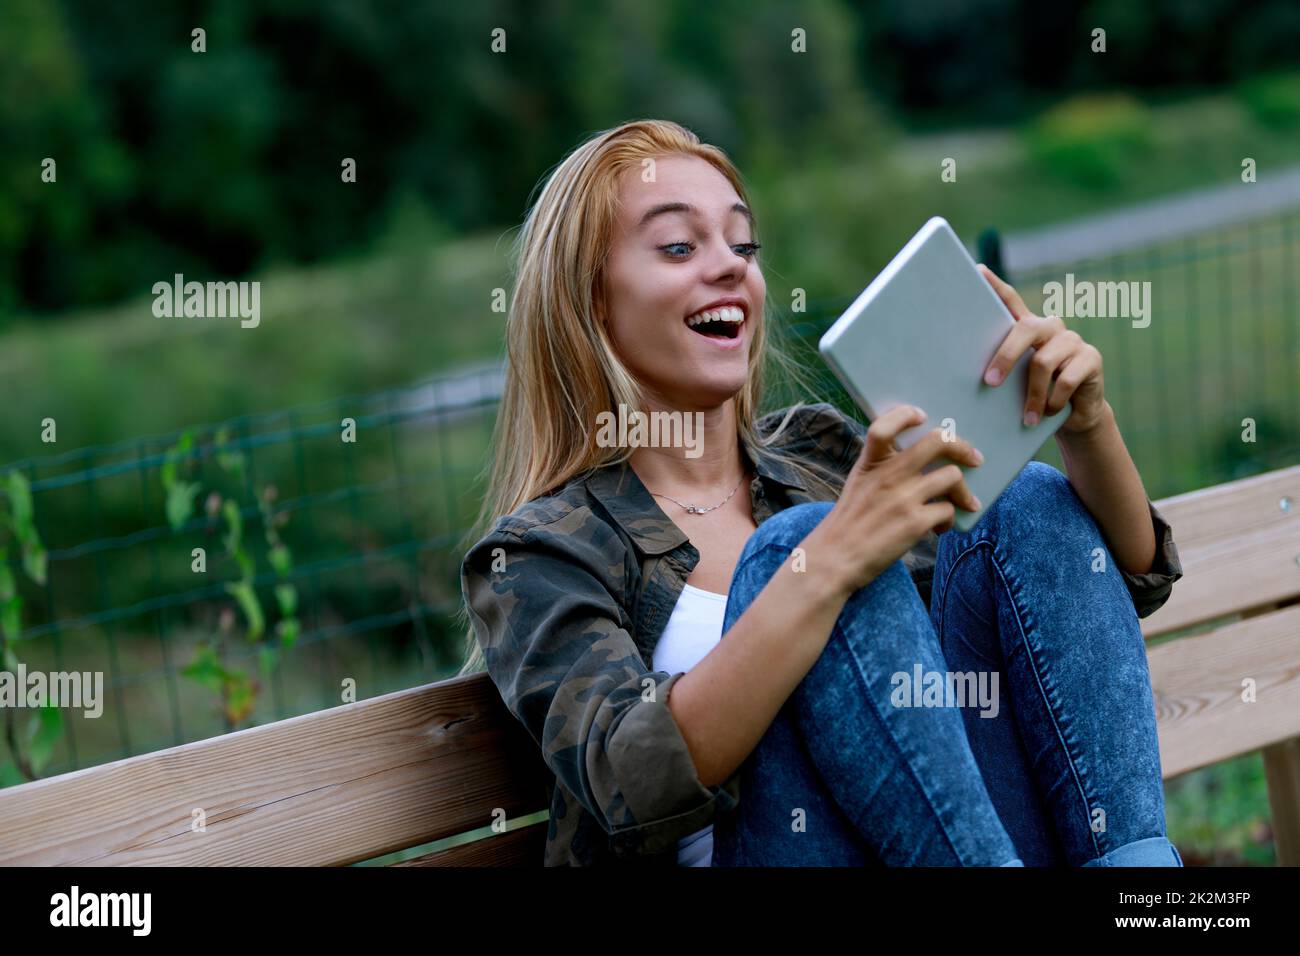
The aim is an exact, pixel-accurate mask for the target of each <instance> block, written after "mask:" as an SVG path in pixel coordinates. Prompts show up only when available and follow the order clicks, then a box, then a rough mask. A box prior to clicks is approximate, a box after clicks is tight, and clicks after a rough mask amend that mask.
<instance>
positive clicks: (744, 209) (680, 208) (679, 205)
mask: <svg viewBox="0 0 1300 956" xmlns="http://www.w3.org/2000/svg"><path fill="white" fill-rule="evenodd" d="M669 212H685V213H692V214H698V213H699V210H698V209H696V208H695V207H694V206H692V205H691V204H690V203H687V202H662V203H659V205H657V206H651V207H650V208H649V209H647V210H646V212H645V215H643V216H642V217H641V221H640V222H638V223H637V225H636V227H637V228H638V229H643V228H645V226H646V224H647V223H649V222H650V220H651V219H653V218H654V217H655V216H662V215H663V214H664V213H669ZM728 212H738V213H741V214H742V215H744V217H745V218H746V219H748V220H749V225H750V228H751V229H752V228H753V227H754V214H753V213H752V212H750V211H749V207H748V206H746V205H745V204H744V203H743V202H738V203H733V204H732V207H731V209H729V210H728Z"/></svg>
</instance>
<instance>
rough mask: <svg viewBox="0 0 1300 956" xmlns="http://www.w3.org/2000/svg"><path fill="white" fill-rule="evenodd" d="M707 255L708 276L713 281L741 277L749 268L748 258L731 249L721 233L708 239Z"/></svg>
mask: <svg viewBox="0 0 1300 956" xmlns="http://www.w3.org/2000/svg"><path fill="white" fill-rule="evenodd" d="M707 257H708V258H707V259H706V260H705V261H706V263H707V268H708V271H709V276H710V279H711V280H712V281H714V282H720V281H725V280H739V279H743V278H744V277H745V271H746V270H747V269H748V268H749V260H748V259H746V258H745V257H744V256H742V255H741V254H740V253H739V252H736V250H734V249H732V248H731V245H730V244H728V242H727V238H726V236H723V235H717V236H714V237H712V238H710V239H709V242H708V249H707Z"/></svg>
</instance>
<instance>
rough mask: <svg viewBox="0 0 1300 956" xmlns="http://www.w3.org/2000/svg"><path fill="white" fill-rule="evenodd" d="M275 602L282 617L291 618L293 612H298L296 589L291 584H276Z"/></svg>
mask: <svg viewBox="0 0 1300 956" xmlns="http://www.w3.org/2000/svg"><path fill="white" fill-rule="evenodd" d="M275 600H276V603H277V604H279V606H280V615H281V616H282V617H293V615H294V612H295V611H297V610H298V589H297V588H296V587H294V586H293V585H292V584H277V585H276V586H275Z"/></svg>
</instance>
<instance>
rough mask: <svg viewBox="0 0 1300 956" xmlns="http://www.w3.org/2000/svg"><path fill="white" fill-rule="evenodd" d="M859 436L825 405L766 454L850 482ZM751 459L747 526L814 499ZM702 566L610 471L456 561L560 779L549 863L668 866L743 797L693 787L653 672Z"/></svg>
mask: <svg viewBox="0 0 1300 956" xmlns="http://www.w3.org/2000/svg"><path fill="white" fill-rule="evenodd" d="M782 414H783V413H782V412H775V413H773V414H771V415H768V416H765V417H764V418H763V419H762V420H761V421H760V422H758V423H757V429H758V432H759V434H760V435H768V434H770V432H771V431H772V430H773V429H774V428H775V426H776V424H778V423H779V422H780V421H781V416H782ZM865 431H866V428H865V426H864V425H862V424H861V423H859V422H857V421H855V420H853V419H851V418H849V417H847V416H845V415H843V414H842V413H841V412H839V411H838V410H837V409H836V408H834V406H832V405H829V404H817V405H809V406H804V407H802V408H801V409H800V410H799V411H797V412H796V413H795V415H794V417H793V418H792V420H791V421H790V423H789V424H788V425H787V426H786V428H785V430H784V431H783V432H782V433H781V435H780V436H779V437H778V438H777V439H776V440H775V441H774V443H773V447H779V448H781V449H782V450H783V451H784V452H786V453H787V455H788V456H789V457H794V458H798V459H799V460H801V461H808V462H810V463H812V464H815V465H819V466H821V467H823V468H829V469H834V470H837V471H838V472H839V473H841V474H845V473H847V471H848V469H849V468H850V467H852V465H853V463H854V462H855V461H856V460H857V458H858V454H859V452H860V451H861V448H862V441H863V436H864V434H865ZM745 451H746V454H747V455H748V457H749V460H750V462H751V464H752V465H753V468H754V470H755V472H756V474H757V477H756V478H755V479H754V480H753V482H752V483H751V484H750V487H749V494H750V503H751V507H752V509H753V515H754V521H755V523H756V524H759V523H762V522H763V521H765V520H766V519H767V518H769V517H771V516H772V515H773V514H775V513H776V512H778V511H781V510H782V509H784V508H788V507H790V506H792V505H795V504H799V503H801V502H805V501H811V500H815V499H814V498H813V496H812V495H810V493H809V492H808V491H807V490H806V489H805V487H804V486H803V484H801V483H800V481H799V478H798V476H797V475H796V474H794V473H793V472H792V471H791V469H790V468H789V466H788V465H786V464H785V463H783V462H780V461H779V460H775V461H774V460H772V459H770V458H769V457H767V456H764V455H763V454H762V452H761V451H760V450H758V449H755V448H752V447H746V448H745ZM1148 505H1150V500H1149V499H1148ZM1150 510H1151V516H1152V521H1153V523H1154V526H1155V530H1156V537H1157V549H1156V558H1155V563H1154V565H1153V566H1152V568H1151V570H1150V571H1149V572H1146V573H1144V574H1129V573H1127V572H1124V577H1125V580H1126V583H1127V584H1128V588H1129V592H1130V594H1131V595H1132V597H1133V602H1134V606H1135V608H1136V609H1137V613H1138V615H1139V616H1140V617H1146V616H1147V615H1149V614H1151V613H1152V612H1154V611H1155V610H1156V609H1157V608H1159V607H1160V606H1161V605H1162V604H1164V603H1165V601H1166V600H1167V599H1168V597H1169V593H1170V591H1171V589H1172V587H1173V583H1174V581H1176V580H1177V579H1178V578H1180V577H1181V576H1182V567H1181V565H1180V563H1179V558H1178V552H1177V549H1176V547H1175V545H1174V541H1173V535H1172V532H1171V530H1170V528H1169V525H1168V523H1167V522H1166V521H1165V520H1164V518H1163V517H1162V516H1161V515H1160V513H1159V512H1158V511H1157V510H1156V509H1155V507H1154V506H1153V505H1151V506H1150ZM938 540H939V539H938V536H937V535H936V534H934V532H927V534H926V536H925V538H923V539H921V540H920V541H918V542H917V544H916V545H915V546H914V547H913V548H912V549H911V550H910V551H909V552H908V553H907V554H906V555H904V557H903V562H904V564H905V566H906V567H907V568H908V570H909V572H910V573H911V575H912V579H913V581H914V582H915V584H916V587H917V590H918V592H919V593H920V594H921V597H922V599H923V600H924V602H925V604H926V606H927V607H928V606H929V603H930V582H931V578H932V576H933V567H934V560H935V555H936V553H937V551H936V549H937V545H938ZM502 557H504V562H502V560H501V559H502ZM494 558H495V559H496V560H495V561H494ZM698 560H699V552H698V551H697V550H696V549H695V547H694V546H693V545H692V544H691V543H690V541H689V540H688V539H687V537H686V535H685V534H684V533H683V532H682V531H681V530H680V529H679V528H678V527H677V525H676V524H674V523H673V521H672V520H671V519H670V518H669V517H668V516H667V515H666V514H664V512H663V511H661V510H660V508H659V506H658V505H657V504H656V503H655V500H654V499H653V498H652V497H651V496H650V494H649V492H648V491H646V489H645V486H644V485H643V484H642V483H641V481H640V480H639V479H638V478H637V476H636V473H635V472H634V471H633V470H632V469H631V468H630V467H629V466H627V465H626V464H620V465H614V466H609V467H606V468H602V469H597V470H595V471H593V472H591V473H588V474H586V475H582V476H579V477H577V478H574V479H573V480H572V481H570V482H569V483H568V484H567V485H565V486H564V487H563V488H562V489H560V490H559V491H557V492H555V493H553V494H550V495H545V496H542V497H539V498H536V499H534V500H532V501H530V502H528V503H526V504H524V505H523V506H521V507H520V508H518V509H517V510H516V511H515V512H514V513H512V514H509V515H506V516H504V517H502V518H500V519H498V520H497V522H496V523H495V524H494V526H493V528H492V530H491V531H490V532H489V533H488V534H487V535H486V536H485V537H484V538H482V539H481V540H480V541H479V542H478V543H477V544H475V545H474V547H473V548H471V549H470V551H469V553H468V554H467V555H466V557H465V559H464V562H463V563H462V566H461V587H462V590H463V593H464V598H465V601H466V603H467V605H468V607H469V611H470V619H471V621H472V622H473V627H474V631H475V634H476V637H477V639H478V642H479V644H480V646H481V647H482V648H483V652H484V657H485V659H486V663H487V670H488V674H489V676H490V677H491V679H492V681H493V682H494V683H495V685H496V687H497V689H498V690H499V691H500V693H501V697H502V699H503V700H504V702H505V704H506V706H507V707H508V708H509V710H510V712H511V713H512V714H514V715H515V717H516V718H517V719H518V720H519V721H520V722H521V723H522V724H523V726H524V727H525V728H526V729H527V731H528V733H529V735H530V736H531V737H532V739H533V740H534V741H535V742H536V743H537V745H538V747H539V748H540V749H541V753H542V756H543V758H544V760H545V762H546V765H547V766H548V767H549V768H550V770H551V773H552V774H554V780H553V782H551V783H550V798H551V805H550V824H549V828H548V833H547V841H546V856H545V865H547V866H564V865H572V866H591V865H632V864H639V865H663V866H673V865H675V864H676V850H677V841H678V840H679V839H681V838H682V837H685V836H687V835H689V834H691V833H694V832H695V831H696V830H699V829H700V828H702V827H704V826H706V825H708V824H709V823H711V822H712V821H713V819H714V814H715V813H719V812H726V811H729V810H731V809H732V808H734V807H735V806H736V805H737V803H738V801H739V799H740V786H739V776H740V770H739V769H738V770H737V771H736V772H735V773H734V774H733V775H732V777H731V778H730V779H729V780H727V781H726V783H724V784H721V785H716V786H712V787H705V786H704V785H703V784H702V783H701V781H700V779H699V777H698V775H697V774H696V771H695V766H694V763H693V761H692V758H691V755H690V752H689V750H688V749H687V746H686V742H685V740H684V738H683V737H682V734H681V732H680V730H679V729H678V726H677V724H676V722H675V721H674V718H673V716H672V713H671V711H670V710H669V709H668V706H667V701H668V695H669V694H670V693H671V692H672V688H673V685H674V684H675V683H676V682H677V681H678V679H680V678H681V677H682V676H683V674H682V673H676V674H669V673H665V672H662V671H654V670H652V669H651V667H650V662H651V661H652V659H653V658H652V655H653V653H654V648H655V644H656V643H657V642H658V640H659V638H660V635H661V634H662V633H663V631H664V627H665V626H666V625H667V623H668V618H669V616H670V615H671V613H672V611H673V607H674V606H675V605H676V603H677V598H678V596H679V595H680V593H681V591H682V585H683V584H684V583H685V582H686V579H687V577H688V576H689V575H690V573H691V571H692V569H693V568H694V567H695V564H696V562H697V561H698ZM494 564H495V565H496V567H497V568H498V570H496V571H494V570H493V566H494ZM502 567H504V570H501V568H502ZM652 685H653V691H651V687H652Z"/></svg>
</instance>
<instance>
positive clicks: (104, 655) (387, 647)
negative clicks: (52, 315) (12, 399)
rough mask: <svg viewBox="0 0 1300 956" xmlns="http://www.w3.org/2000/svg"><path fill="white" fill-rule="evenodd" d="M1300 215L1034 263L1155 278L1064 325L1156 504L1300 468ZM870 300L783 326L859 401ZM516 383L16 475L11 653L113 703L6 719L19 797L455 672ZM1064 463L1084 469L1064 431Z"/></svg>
mask: <svg viewBox="0 0 1300 956" xmlns="http://www.w3.org/2000/svg"><path fill="white" fill-rule="evenodd" d="M1297 218H1300V215H1298V214H1296V213H1289V214H1281V215H1276V216H1272V217H1270V218H1267V219H1261V220H1257V221H1254V222H1251V223H1245V224H1240V225H1235V226H1232V227H1227V228H1221V229H1216V230H1213V231H1210V232H1206V233H1202V234H1198V235H1193V236H1188V237H1183V238H1179V239H1174V240H1166V241H1162V242H1161V243H1159V244H1156V245H1152V246H1149V247H1146V248H1142V249H1135V250H1126V251H1125V252H1123V253H1120V254H1116V255H1114V256H1106V257H1100V258H1093V259H1088V260H1081V261H1078V262H1073V263H1066V264H1058V265H1055V266H1051V267H1037V268H1035V269H1034V270H1032V271H1026V272H1024V273H1023V274H1017V273H1016V272H1015V271H1014V266H1015V264H1014V262H1013V263H1011V264H1010V265H1011V270H1012V271H1011V274H1010V276H1009V279H1010V280H1011V281H1012V282H1013V283H1014V284H1015V285H1016V286H1017V288H1018V289H1019V291H1020V292H1021V294H1022V295H1023V296H1024V298H1025V300H1026V302H1027V304H1028V305H1029V306H1030V308H1032V309H1034V310H1036V311H1042V310H1043V306H1044V302H1045V300H1046V299H1047V297H1048V295H1049V292H1050V289H1051V286H1050V283H1053V282H1059V283H1062V284H1064V283H1065V282H1066V281H1067V278H1066V277H1067V276H1068V277H1070V278H1069V280H1068V281H1069V282H1070V283H1071V286H1072V287H1073V288H1076V289H1078V288H1083V286H1081V285H1080V283H1101V282H1125V283H1128V282H1136V283H1139V284H1141V283H1150V285H1149V287H1147V288H1149V295H1150V297H1149V299H1148V300H1147V301H1148V305H1149V306H1150V309H1149V322H1147V323H1146V324H1142V323H1143V322H1144V321H1145V320H1135V319H1134V318H1133V317H1132V316H1095V315H1093V316H1067V319H1066V322H1067V325H1069V326H1071V327H1072V328H1075V329H1076V330H1077V331H1079V332H1080V334H1082V335H1083V337H1084V339H1085V340H1087V341H1089V342H1091V343H1092V344H1094V345H1096V346H1097V347H1098V348H1099V349H1100V350H1101V352H1102V354H1103V356H1104V358H1105V363H1106V364H1105V382H1106V392H1107V396H1108V399H1109V400H1110V402H1111V404H1112V405H1113V406H1114V408H1115V410H1116V414H1117V417H1118V419H1119V423H1120V427H1121V430H1122V431H1123V433H1124V435H1125V439H1126V442H1127V444H1128V446H1129V449H1130V451H1131V453H1132V454H1133V457H1134V459H1135V461H1136V463H1137V465H1138V468H1139V470H1140V472H1141V474H1142V476H1143V479H1144V481H1145V483H1146V486H1147V490H1148V492H1149V493H1150V495H1151V496H1152V497H1153V498H1158V497H1163V496H1166V495H1170V494H1175V493H1178V492H1182V491H1188V490H1191V489H1193V488H1197V487H1203V486H1205V485H1208V484H1214V483H1217V482H1220V481H1225V480H1229V479H1231V478H1234V477H1240V476H1242V475H1245V474H1251V473H1256V472H1260V471H1265V470H1269V469H1271V468H1277V467H1283V466H1285V465H1289V464H1294V463H1296V462H1297V461H1300V388H1297V375H1298V372H1297V370H1298V369H1300V334H1298V326H1300V314H1298V313H1297V290H1296V272H1297V266H1300V245H1297V237H1300V223H1298V222H1297ZM1139 287H1141V286H1140V285H1139ZM855 294H856V291H855V292H854V294H852V295H845V296H842V297H840V298H836V299H829V300H824V301H820V302H816V303H813V304H812V305H810V307H809V309H808V311H807V312H806V313H803V314H797V315H794V316H790V317H787V319H786V320H784V322H785V325H786V326H787V329H786V331H787V332H788V333H789V336H788V337H789V338H790V339H791V342H790V346H791V348H792V350H793V352H794V353H795V356H796V358H798V359H799V360H801V361H803V362H804V363H805V364H806V367H807V368H808V370H809V372H810V373H812V377H813V378H814V379H815V380H816V382H818V383H819V384H818V389H819V394H821V395H823V396H832V397H833V398H834V400H836V401H837V402H838V403H839V404H841V405H842V406H843V407H845V408H849V407H850V403H849V400H848V399H847V397H846V396H844V395H843V393H842V392H841V391H840V390H839V388H838V386H837V385H836V384H835V383H834V381H833V379H832V378H831V377H830V375H829V373H828V372H826V371H825V370H824V368H823V366H822V363H821V362H820V361H819V360H818V359H817V358H816V351H815V349H816V340H817V338H818V337H819V336H820V334H821V332H822V331H823V330H824V329H825V328H826V327H827V326H828V325H829V323H830V322H831V321H833V319H834V318H835V316H836V315H838V314H839V312H840V311H841V310H842V309H843V307H844V306H846V305H847V304H848V303H849V302H850V301H852V299H853V298H854V295H855ZM1130 311H1131V310H1130ZM501 380H502V373H501V369H500V367H499V366H497V365H487V366H484V367H482V368H478V369H473V370H469V371H466V372H465V373H463V374H460V375H457V376H453V377H446V378H441V379H438V380H430V381H425V382H420V383H417V384H415V385H412V386H409V387H404V388H397V389H391V390H387V391H383V392H378V393H373V394H365V395H353V396H344V397H340V398H336V399H332V400H330V401H327V402H322V403H319V404H316V405H311V406H304V407H297V408H293V409H288V410H282V411H277V412H271V413H268V414H261V415H248V416H241V417H238V418H233V419H230V420H228V421H224V422H219V423H212V424H207V425H197V426H193V427H191V428H186V429H181V430H178V431H176V432H174V433H171V434H166V435H155V436H148V437H140V438H133V439H131V440H129V441H123V442H119V443H116V444H112V445H105V446H96V447H89V448H80V449H76V450H74V451H69V452H65V453H55V454H47V455H39V456H33V457H30V458H26V459H23V460H21V461H17V462H14V463H11V464H10V465H8V466H5V467H4V468H3V469H0V475H2V476H3V479H4V480H3V483H2V484H0V487H3V489H4V492H5V494H4V496H3V498H0V515H3V516H4V517H5V518H6V519H7V520H6V521H5V522H4V527H3V529H2V530H0V536H3V537H0V545H2V546H3V547H4V553H3V554H2V555H0V557H2V558H3V560H0V567H3V568H4V571H3V572H0V633H2V634H3V640H4V649H5V655H6V656H5V666H6V668H7V670H8V672H9V673H10V674H11V675H12V674H16V673H17V672H18V668H19V667H21V668H23V669H25V670H26V671H27V672H44V673H53V672H83V673H91V672H96V673H101V674H102V675H103V681H104V684H103V686H104V693H103V701H104V706H103V710H102V713H101V714H100V715H99V716H97V717H87V716H86V715H85V714H84V713H83V712H82V711H80V710H75V709H74V710H64V711H62V712H59V711H55V710H53V709H52V708H45V709H39V710H31V711H29V710H26V709H24V708H22V707H13V706H10V707H5V708H4V711H5V714H4V720H5V728H4V741H5V742H4V744H3V746H0V785H11V784H14V783H19V782H22V781H23V780H25V779H27V777H28V775H29V774H33V773H34V774H38V775H40V776H49V775H52V774H56V773H60V772H64V771H67V770H71V769H76V768H79V767H85V766H92V765H95V764H98V763H102V762H105V761H108V760H113V759H117V758H120V757H125V756H129V755H131V754H135V753H143V752H148V751H152V750H157V749H160V748H162V747H166V746H171V745H174V744H180V743H184V742H187V741H192V740H197V739H202V738H204V737H209V736H212V735H214V734H219V733H223V732H228V731H230V730H232V729H237V728H241V727H246V726H251V725H254V724H258V723H263V722H267V721H271V720H277V719H282V718H285V717H290V716H294V715H297V714H302V713H307V712H311V711H314V710H319V709H322V708H325V707H331V706H334V705H336V704H338V703H340V702H342V701H344V700H347V699H350V698H351V697H355V699H360V698H363V697H370V696H375V695H378V694H382V693H387V692H389V691H392V690H396V689H399V688H401V687H407V686H412V685H414V684H419V683H423V682H426V681H431V680H437V679H440V678H443V677H446V676H449V675H450V674H452V673H454V672H455V670H456V669H457V667H458V666H459V665H460V659H461V652H462V649H463V634H464V632H463V630H462V628H461V626H460V623H459V621H458V620H457V616H458V611H459V607H460V593H459V583H458V576H457V569H458V566H459V560H460V556H461V553H462V547H463V544H464V536H465V533H466V530H467V529H468V528H469V527H470V525H471V523H472V520H473V517H474V515H475V514H476V512H477V509H478V502H479V496H480V495H481V492H482V485H481V479H482V477H483V475H484V472H485V468H486V463H487V456H488V453H489V451H490V437H491V428H492V424H493V421H494V417H495V413H496V405H497V400H498V397H499V395H500V389H501ZM50 424H51V425H54V426H57V423H50ZM50 447H57V446H55V445H51V446H50ZM1040 457H1042V458H1043V459H1044V460H1047V461H1051V462H1052V463H1054V464H1056V465H1057V466H1058V467H1061V462H1060V459H1059V456H1058V455H1057V452H1056V449H1055V447H1054V444H1053V443H1050V442H1049V443H1048V445H1046V446H1044V449H1043V451H1042V452H1041V453H1040ZM52 711H53V712H52Z"/></svg>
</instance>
